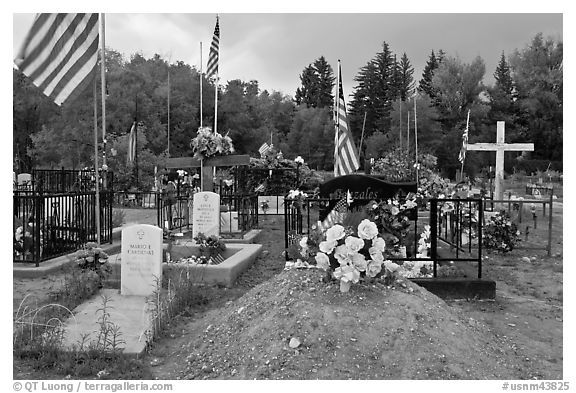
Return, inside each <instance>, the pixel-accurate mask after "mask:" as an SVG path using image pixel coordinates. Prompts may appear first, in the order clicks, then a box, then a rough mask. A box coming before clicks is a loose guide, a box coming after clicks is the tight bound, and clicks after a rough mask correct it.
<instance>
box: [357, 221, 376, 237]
mask: <svg viewBox="0 0 576 393" xmlns="http://www.w3.org/2000/svg"><path fill="white" fill-rule="evenodd" d="M377 235H378V227H377V226H376V224H375V223H373V222H372V221H370V220H368V219H364V220H362V222H360V224H358V236H359V237H360V238H361V239H367V240H372V239H374V238H375V237H376V236H377Z"/></svg>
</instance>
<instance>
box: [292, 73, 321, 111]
mask: <svg viewBox="0 0 576 393" xmlns="http://www.w3.org/2000/svg"><path fill="white" fill-rule="evenodd" d="M318 82H319V80H318V75H317V74H316V70H315V69H314V66H313V65H312V64H309V65H308V66H307V67H306V68H304V71H302V74H301V75H300V83H301V84H302V87H299V88H297V89H296V95H295V96H294V100H295V101H296V105H306V106H307V107H311V106H313V104H314V99H315V97H316V96H317V95H318V92H317V91H316V89H317V88H318Z"/></svg>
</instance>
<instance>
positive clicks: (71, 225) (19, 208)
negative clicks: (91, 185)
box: [13, 191, 113, 266]
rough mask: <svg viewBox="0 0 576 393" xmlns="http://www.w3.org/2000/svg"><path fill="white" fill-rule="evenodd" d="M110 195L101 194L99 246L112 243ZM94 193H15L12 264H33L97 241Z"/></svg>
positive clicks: (110, 193) (108, 192) (109, 192)
mask: <svg viewBox="0 0 576 393" xmlns="http://www.w3.org/2000/svg"><path fill="white" fill-rule="evenodd" d="M112 195H113V194H112V191H101V192H100V242H101V243H110V242H111V241H112ZM95 206H96V193H95V192H93V191H87V192H76V193H54V194H41V193H36V192H33V191H14V196H13V215H14V225H13V233H14V238H13V243H14V247H13V260H14V262H26V263H35V264H36V266H39V264H40V262H42V261H45V260H47V259H51V258H54V257H57V256H60V255H64V254H66V253H69V252H70V251H75V250H77V249H78V248H80V247H81V246H82V245H83V244H85V243H86V242H90V241H94V242H96V241H97V235H96V232H97V230H96V209H95Z"/></svg>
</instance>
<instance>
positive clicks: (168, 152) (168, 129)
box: [166, 63, 170, 157]
mask: <svg viewBox="0 0 576 393" xmlns="http://www.w3.org/2000/svg"><path fill="white" fill-rule="evenodd" d="M167 131H168V146H167V152H166V153H167V154H168V157H170V63H168V125H167Z"/></svg>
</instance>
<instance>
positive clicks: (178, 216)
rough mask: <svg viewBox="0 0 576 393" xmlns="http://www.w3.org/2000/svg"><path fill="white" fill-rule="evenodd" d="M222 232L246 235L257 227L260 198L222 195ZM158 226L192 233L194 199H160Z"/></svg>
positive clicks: (252, 195)
mask: <svg viewBox="0 0 576 393" xmlns="http://www.w3.org/2000/svg"><path fill="white" fill-rule="evenodd" d="M220 205H221V206H220V208H221V212H220V224H221V228H220V231H221V233H236V232H237V233H245V232H247V231H249V230H251V229H254V228H257V227H258V199H257V196H256V195H255V194H250V195H220ZM156 206H157V208H156V209H157V223H158V224H157V225H158V226H159V227H161V228H165V229H167V230H169V231H174V230H184V229H186V230H191V229H192V210H193V197H188V196H184V195H179V196H177V197H176V199H175V201H174V202H172V203H170V202H169V201H168V200H167V199H166V198H162V197H158V199H157V201H156Z"/></svg>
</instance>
